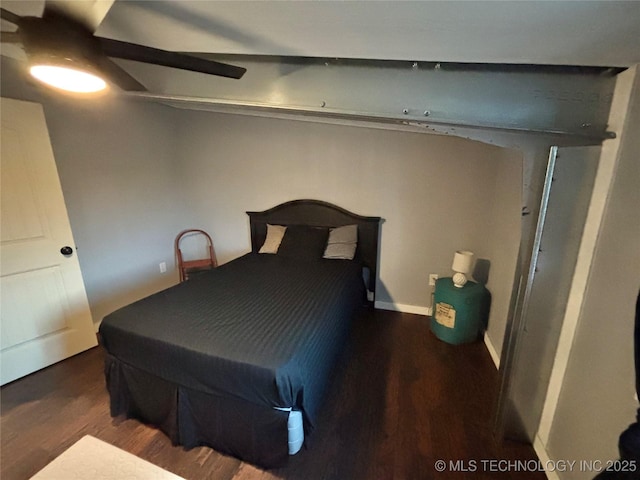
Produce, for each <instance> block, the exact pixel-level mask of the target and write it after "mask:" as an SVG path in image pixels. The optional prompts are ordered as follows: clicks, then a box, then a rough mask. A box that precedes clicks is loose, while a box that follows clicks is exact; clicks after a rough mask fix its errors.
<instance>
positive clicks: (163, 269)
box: [158, 262, 167, 273]
mask: <svg viewBox="0 0 640 480" xmlns="http://www.w3.org/2000/svg"><path fill="white" fill-rule="evenodd" d="M158 266H159V267H160V273H166V272H167V262H160V265H158Z"/></svg>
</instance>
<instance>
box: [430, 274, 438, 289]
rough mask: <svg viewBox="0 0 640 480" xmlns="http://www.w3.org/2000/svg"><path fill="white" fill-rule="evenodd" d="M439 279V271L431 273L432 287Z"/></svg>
mask: <svg viewBox="0 0 640 480" xmlns="http://www.w3.org/2000/svg"><path fill="white" fill-rule="evenodd" d="M437 279H438V274H437V273H430V274H429V286H431V287H433V286H435V284H436V280H437Z"/></svg>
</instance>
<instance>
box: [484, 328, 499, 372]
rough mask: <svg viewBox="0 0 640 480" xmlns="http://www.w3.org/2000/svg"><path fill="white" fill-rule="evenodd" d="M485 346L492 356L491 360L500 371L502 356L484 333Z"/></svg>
mask: <svg viewBox="0 0 640 480" xmlns="http://www.w3.org/2000/svg"><path fill="white" fill-rule="evenodd" d="M484 344H485V346H486V347H487V350H488V351H489V355H491V360H493V363H494V365H495V366H496V369H500V355H498V352H497V351H496V348H495V347H494V346H493V343H491V339H490V338H489V335H488V334H487V332H484Z"/></svg>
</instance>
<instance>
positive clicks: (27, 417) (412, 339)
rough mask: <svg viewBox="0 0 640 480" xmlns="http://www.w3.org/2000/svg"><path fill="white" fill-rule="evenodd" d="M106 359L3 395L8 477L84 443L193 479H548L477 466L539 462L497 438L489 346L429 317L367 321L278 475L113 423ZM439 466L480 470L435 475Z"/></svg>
mask: <svg viewBox="0 0 640 480" xmlns="http://www.w3.org/2000/svg"><path fill="white" fill-rule="evenodd" d="M102 362H103V354H102V350H101V348H100V347H98V348H94V349H92V350H89V351H87V352H85V353H82V354H80V355H77V356H75V357H73V358H70V359H68V360H65V361H64V362H61V363H59V364H57V365H54V366H51V367H49V368H46V369H44V370H41V371H40V372H37V373H34V374H32V375H30V376H28V377H25V378H23V379H21V380H18V381H16V382H13V383H11V384H9V385H6V386H5V387H3V388H2V389H1V391H0V394H1V402H2V403H1V405H2V418H1V423H0V428H1V430H0V435H1V437H2V450H1V462H2V463H1V470H0V477H1V478H2V480H14V479H15V480H21V479H28V478H29V477H30V476H32V475H34V474H35V473H36V472H37V471H38V470H40V469H41V468H43V467H44V466H45V465H46V464H47V463H49V462H50V461H51V460H53V459H54V458H55V457H56V456H58V455H60V454H61V453H62V452H63V451H64V450H65V449H67V448H69V447H70V446H71V445H72V444H73V443H75V442H76V441H77V440H79V439H80V438H81V437H82V436H84V435H93V436H94V437H97V438H99V439H101V440H104V441H105V442H108V443H110V444H112V445H115V446H116V447H119V448H121V449H123V450H126V451H128V452H130V453H132V454H134V455H137V456H138V457H141V458H144V459H146V460H148V461H150V462H151V463H154V464H156V465H158V466H160V467H162V468H164V469H166V470H169V471H171V472H174V473H176V474H177V475H180V476H182V477H184V478H185V479H187V480H191V479H193V480H200V479H216V480H218V479H219V480H230V479H233V480H255V479H276V478H277V479H305V480H306V479H311V480H314V479H336V480H357V479H367V480H369V479H372V480H385V479H399V480H400V479H402V480H404V479H407V480H409V479H430V478H442V479H448V478H455V479H460V478H478V479H491V478H496V477H499V478H505V479H507V478H517V479H518V480H526V479H529V478H531V479H544V478H546V476H545V475H544V473H540V472H537V473H523V472H512V473H508V472H507V473H496V472H489V471H483V470H484V469H483V468H482V467H483V464H482V463H481V461H482V460H489V459H494V460H531V459H537V457H536V456H535V453H534V451H533V449H532V448H531V447H530V446H526V445H521V444H516V443H495V442H494V441H493V439H492V435H491V422H492V413H493V412H492V410H493V408H494V397H495V394H496V391H497V383H498V375H497V371H496V370H495V368H494V366H493V363H492V361H491V358H490V357H489V354H488V353H487V351H486V348H485V346H484V345H483V344H482V343H476V344H471V345H462V346H457V347H454V346H451V345H448V344H445V343H443V342H440V341H439V340H437V339H436V338H435V337H434V336H433V335H432V334H431V333H430V332H429V327H428V321H427V319H425V317H420V316H416V315H407V314H400V313H395V312H385V311H367V312H363V314H362V315H360V316H359V317H358V318H357V319H356V320H355V323H354V330H353V335H352V340H351V342H350V344H349V346H348V348H347V349H346V350H345V352H344V354H343V355H342V357H341V359H340V361H339V364H338V366H337V367H336V371H335V379H334V382H333V384H332V386H331V389H330V391H329V393H328V397H327V401H326V404H325V406H324V409H323V411H322V414H321V417H320V421H319V426H318V428H317V429H316V431H315V432H314V433H313V435H312V436H311V437H310V438H309V439H308V440H309V448H305V449H303V450H302V451H301V452H300V453H299V454H298V455H296V456H294V457H291V458H290V459H289V463H288V465H287V466H286V467H285V468H282V469H278V470H271V471H263V470H260V469H258V468H256V467H253V466H251V465H248V464H245V463H243V462H240V461H239V460H236V459H234V458H231V457H226V456H223V455H220V454H218V453H217V452H215V451H213V450H211V449H210V448H205V447H201V448H194V449H192V450H189V451H185V450H184V449H183V448H182V447H174V446H172V445H171V442H170V441H169V440H168V439H167V437H165V436H164V434H162V433H161V432H160V431H158V430H155V429H153V428H150V427H148V426H145V425H143V424H141V423H139V422H138V421H136V420H125V419H122V418H117V419H112V418H111V417H110V415H109V405H108V397H107V392H106V388H105V384H104V377H103V373H102ZM439 459H442V460H445V461H446V462H447V466H449V462H450V461H454V462H455V461H458V460H463V461H465V462H468V461H469V460H474V461H476V467H477V468H476V471H475V472H473V473H470V472H468V473H460V472H451V471H449V469H448V468H447V470H446V471H444V472H441V473H440V472H437V471H436V469H435V468H434V464H435V461H436V460H439ZM465 465H467V466H468V465H469V464H468V463H466V464H465Z"/></svg>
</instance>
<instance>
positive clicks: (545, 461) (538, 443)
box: [533, 435, 560, 480]
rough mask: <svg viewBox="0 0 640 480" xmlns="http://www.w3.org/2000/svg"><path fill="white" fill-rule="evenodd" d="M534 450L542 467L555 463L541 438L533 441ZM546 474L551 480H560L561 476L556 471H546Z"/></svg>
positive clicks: (537, 437)
mask: <svg viewBox="0 0 640 480" xmlns="http://www.w3.org/2000/svg"><path fill="white" fill-rule="evenodd" d="M533 449H534V450H535V451H536V455H538V460H540V463H541V464H542V465H552V464H553V461H552V460H551V458H550V457H549V454H548V453H547V449H546V448H545V446H544V444H543V443H542V440H540V437H539V436H538V435H536V438H535V439H534V440H533ZM544 473H545V474H546V475H547V478H548V479H549V480H560V475H558V472H556V471H555V470H552V471H550V470H548V469H545V471H544Z"/></svg>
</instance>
